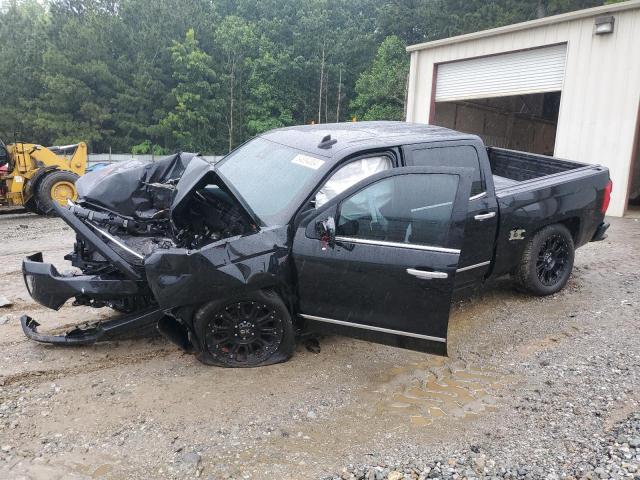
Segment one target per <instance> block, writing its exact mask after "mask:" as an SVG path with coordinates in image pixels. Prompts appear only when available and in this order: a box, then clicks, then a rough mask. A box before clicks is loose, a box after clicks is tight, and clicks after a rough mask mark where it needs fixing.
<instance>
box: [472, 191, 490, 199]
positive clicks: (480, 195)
mask: <svg viewBox="0 0 640 480" xmlns="http://www.w3.org/2000/svg"><path fill="white" fill-rule="evenodd" d="M486 194H487V192H482V193H478V194H477V195H474V196H473V197H469V200H477V199H479V198H482V197H484V196H485V195H486Z"/></svg>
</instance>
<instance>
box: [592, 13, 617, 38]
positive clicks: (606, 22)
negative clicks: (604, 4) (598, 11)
mask: <svg viewBox="0 0 640 480" xmlns="http://www.w3.org/2000/svg"><path fill="white" fill-rule="evenodd" d="M615 21H616V19H615V18H614V17H613V15H606V16H603V17H596V29H595V31H594V33H595V34H596V35H606V34H608V33H613V24H614V23H615Z"/></svg>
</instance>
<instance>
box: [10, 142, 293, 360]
mask: <svg viewBox="0 0 640 480" xmlns="http://www.w3.org/2000/svg"><path fill="white" fill-rule="evenodd" d="M78 192H79V195H80V198H79V201H78V202H77V203H69V205H68V206H67V207H57V210H58V212H57V213H58V215H59V216H60V217H61V218H62V219H63V220H64V221H65V222H66V223H67V224H68V225H69V226H70V227H71V228H72V229H73V230H74V231H75V233H76V242H75V245H74V249H73V251H72V252H71V253H69V254H68V255H67V256H66V257H65V259H67V260H69V261H71V265H72V266H73V267H74V268H75V271H73V272H72V273H67V274H62V273H60V272H59V271H58V270H57V269H56V268H55V267H54V266H53V265H51V264H48V263H44V261H43V257H42V254H41V253H36V254H33V255H30V256H28V257H27V258H25V259H24V261H23V265H22V269H23V274H24V279H25V284H26V286H27V289H28V290H29V293H30V295H31V296H32V297H33V299H34V300H36V301H37V302H38V303H40V304H41V305H43V306H46V307H48V308H51V309H53V310H58V309H60V308H61V307H62V305H64V304H65V303H66V302H67V301H68V300H70V299H73V305H84V306H91V307H96V308H101V307H109V308H112V309H114V310H115V311H117V312H119V313H120V316H117V317H115V318H113V319H110V320H108V321H106V322H102V323H98V324H96V325H93V326H89V327H87V328H82V329H81V328H75V329H73V330H72V331H70V332H67V333H66V334H64V335H59V336H53V335H47V334H42V333H40V332H38V330H37V327H38V326H39V325H38V323H37V321H35V320H34V319H31V318H29V317H27V316H24V317H23V318H22V327H23V330H24V332H25V334H26V335H27V336H28V337H29V338H31V339H33V340H36V341H40V342H46V343H58V344H87V343H93V342H95V341H97V340H106V339H111V338H114V337H115V336H116V335H118V334H120V333H124V332H127V331H131V330H135V329H139V328H142V327H144V326H149V325H156V326H157V327H158V329H159V330H160V332H161V333H162V334H163V335H165V336H166V337H167V338H169V339H170V340H172V341H173V342H174V343H176V344H178V345H180V346H181V347H182V348H184V349H186V350H199V349H200V342H199V340H198V339H197V338H196V337H195V335H194V332H193V324H192V322H193V315H194V313H195V312H196V311H197V309H198V307H199V306H201V305H202V304H203V303H205V302H208V301H211V300H214V299H217V298H224V297H225V296H228V295H233V294H236V293H238V292H241V291H243V290H246V289H247V288H249V289H253V288H262V287H273V286H274V285H276V284H282V283H283V281H282V278H283V276H284V275H285V270H286V269H285V264H286V261H287V253H286V252H287V250H286V248H284V245H285V242H286V231H285V229H283V228H266V229H264V228H263V229H261V228H260V226H259V225H258V222H257V221H256V220H255V218H254V217H253V216H252V214H251V213H250V212H249V211H247V209H246V208H245V206H243V204H242V203H241V201H240V200H239V199H238V198H236V197H235V196H234V194H233V192H232V191H231V190H230V189H229V187H228V186H227V185H225V183H224V181H223V180H222V179H221V178H220V177H219V176H218V175H217V173H216V172H215V169H214V167H213V166H212V165H211V164H209V163H208V162H206V161H205V160H203V159H202V158H201V157H198V156H195V155H193V154H178V155H175V156H172V157H167V158H166V159H163V160H161V161H159V162H155V163H151V164H141V163H139V162H134V163H133V164H129V165H117V166H115V167H112V168H108V169H102V170H100V171H98V172H95V173H94V174H88V175H86V176H85V177H82V178H81V179H80V180H79V181H78Z"/></svg>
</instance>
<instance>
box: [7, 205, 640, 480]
mask: <svg viewBox="0 0 640 480" xmlns="http://www.w3.org/2000/svg"><path fill="white" fill-rule="evenodd" d="M611 223H612V227H611V233H610V237H609V239H607V240H606V241H604V242H599V243H595V244H589V245H587V246H585V247H583V248H581V249H580V250H579V251H578V254H577V257H576V267H575V271H574V275H573V277H572V279H571V281H570V283H569V284H568V286H567V288H565V289H564V290H563V291H562V292H560V293H559V294H557V295H554V296H551V297H546V298H533V297H530V296H527V295H523V294H520V293H517V292H516V291H515V290H513V289H512V287H511V285H510V284H509V282H507V281H504V280H501V281H498V282H496V283H495V284H493V285H490V286H488V287H487V288H486V289H484V290H483V292H481V293H479V294H477V295H475V296H474V297H472V298H468V299H463V300H460V301H459V302H457V303H456V305H455V306H454V308H453V311H452V315H451V321H450V334H449V357H447V358H439V357H434V356H429V355H423V354H419V353H416V352H409V351H403V350H399V349H394V348H391V347H386V346H380V345H374V344H370V343H366V342H360V341H356V340H350V339H346V338H340V337H328V338H323V339H321V341H320V345H321V351H320V353H318V354H314V353H311V352H309V351H307V350H306V349H304V348H303V347H299V348H298V350H297V352H296V355H295V356H294V358H293V359H292V360H291V361H290V362H288V363H285V364H281V365H274V366H270V367H264V368H260V369H250V370H227V369H218V368H212V367H206V366H204V365H201V364H199V363H198V362H197V361H196V360H195V359H194V358H193V357H192V356H190V355H185V354H183V353H182V352H180V351H179V350H178V349H177V348H175V347H174V346H173V345H171V344H169V343H167V342H165V341H164V340H163V339H161V338H159V337H153V336H152V337H148V338H137V339H130V340H123V341H121V342H112V343H103V344H98V345H95V346H91V347H84V348H59V347H58V348H56V347H52V346H44V345H38V344H35V343H32V342H30V341H28V340H27V339H26V338H24V336H23V334H22V332H21V329H20V326H19V321H18V318H19V316H20V315H21V314H22V313H27V314H29V315H31V316H33V317H34V318H36V319H37V320H38V321H39V322H40V323H42V325H43V326H42V327H41V328H43V329H45V328H46V329H54V330H55V329H58V328H61V327H64V326H69V325H72V324H76V323H80V322H83V321H88V320H95V319H98V318H104V317H106V316H108V315H110V312H109V311H108V309H99V310H94V309H90V308H87V307H70V306H65V307H63V308H62V309H61V310H60V311H59V312H52V311H47V310H46V309H44V308H42V307H40V306H38V305H36V304H34V303H33V302H32V301H31V299H30V298H29V296H28V294H27V292H26V290H25V288H24V284H23V281H22V278H21V274H20V260H21V258H22V257H23V256H24V255H25V254H27V253H31V252H34V251H39V250H42V251H44V254H45V260H47V261H53V262H54V263H55V264H57V265H59V266H60V267H61V269H64V263H65V262H64V261H63V259H62V257H63V256H64V254H65V253H66V252H67V251H69V249H70V248H71V245H72V243H73V235H72V232H71V231H70V230H69V229H68V228H66V227H65V226H64V224H63V223H62V222H60V221H59V220H56V219H46V218H40V217H36V216H34V215H30V214H22V215H2V216H0V238H1V239H2V249H1V251H0V296H4V297H6V298H8V299H9V300H10V301H11V302H12V303H13V305H11V306H9V307H0V352H1V353H0V359H1V360H2V362H1V364H0V478H11V479H21V478H25V479H27V478H28V479H56V478H59V479H62V478H64V479H67V478H70V479H85V478H114V479H116V478H118V479H119V478H133V479H147V478H168V479H174V478H175V479H181V478H195V477H199V478H212V479H218V478H278V479H280V478H319V479H329V478H331V479H338V478H345V479H348V478H366V479H385V478H388V479H392V480H399V479H403V478H408V479H414V478H443V479H444V478H451V479H454V478H455V479H462V478H468V479H471V478H527V479H539V478H549V479H553V478H576V479H578V478H590V479H609V478H611V479H627V478H629V479H634V478H635V479H640V330H639V329H638V326H639V321H640V295H639V294H638V285H639V284H640V274H639V273H638V272H640V222H639V221H638V220H634V219H611Z"/></svg>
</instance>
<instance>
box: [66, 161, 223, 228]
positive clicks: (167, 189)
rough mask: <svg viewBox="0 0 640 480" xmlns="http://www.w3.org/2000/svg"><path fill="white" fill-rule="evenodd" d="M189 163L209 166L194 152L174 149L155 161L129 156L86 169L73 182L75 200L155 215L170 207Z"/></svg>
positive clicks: (142, 216)
mask: <svg viewBox="0 0 640 480" xmlns="http://www.w3.org/2000/svg"><path fill="white" fill-rule="evenodd" d="M194 160H195V162H194ZM192 163H194V164H196V165H197V166H198V167H199V168H197V169H192V170H197V171H199V172H200V173H202V172H203V171H205V170H207V169H208V168H210V167H211V165H210V164H209V163H208V162H207V161H205V160H204V159H202V158H201V157H199V155H198V154H195V153H177V154H175V155H171V156H168V157H164V158H162V159H161V160H158V161H156V162H142V161H140V160H131V161H128V162H121V163H116V164H113V165H110V166H109V167H106V168H103V169H101V170H98V171H95V172H89V173H87V174H86V175H84V176H82V177H80V178H79V179H78V181H77V182H76V189H77V190H78V197H79V201H80V202H81V203H85V202H86V203H89V204H92V205H96V206H99V207H102V208H104V209H106V210H110V211H112V212H116V213H118V214H120V215H124V216H127V217H133V218H139V219H149V218H156V217H157V216H158V214H159V213H160V212H163V211H167V210H168V209H169V208H170V207H171V203H172V201H173V197H174V190H175V188H176V184H177V183H178V181H179V180H180V178H181V177H182V176H183V174H184V173H185V171H186V170H187V169H188V167H189V165H190V164H192ZM194 166H195V165H194Z"/></svg>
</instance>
